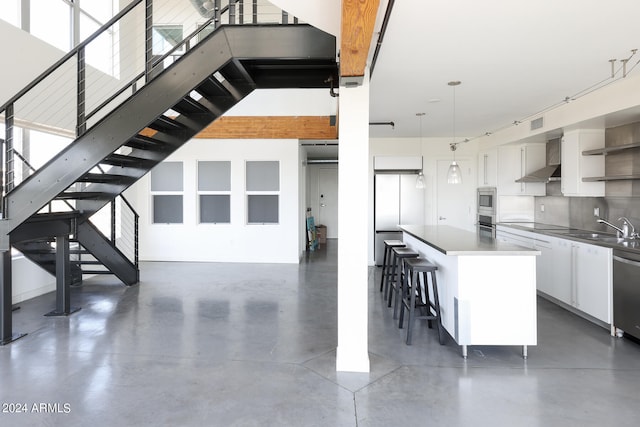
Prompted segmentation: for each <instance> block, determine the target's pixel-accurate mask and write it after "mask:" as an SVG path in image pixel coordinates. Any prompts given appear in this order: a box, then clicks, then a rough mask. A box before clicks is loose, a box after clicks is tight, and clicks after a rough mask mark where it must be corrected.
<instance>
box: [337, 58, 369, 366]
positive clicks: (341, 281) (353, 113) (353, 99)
mask: <svg viewBox="0 0 640 427" xmlns="http://www.w3.org/2000/svg"><path fill="white" fill-rule="evenodd" d="M368 73H369V70H368V69H367V70H365V74H366V77H365V79H364V82H363V84H362V85H361V86H357V87H350V88H347V87H340V98H339V102H340V108H339V111H340V119H339V126H340V130H339V145H338V147H339V148H338V158H339V162H340V166H339V172H338V223H339V224H340V227H339V229H338V242H339V243H338V349H337V355H336V370H337V371H351V372H369V352H368V334H367V326H368V325H367V324H368V304H367V299H368V292H367V286H368V284H367V276H368V274H367V273H368V262H367V254H368V247H367V246H368V234H367V233H368V229H369V228H368V217H369V215H368V212H367V208H368V206H369V203H368V193H369V190H368V188H369V183H368V179H369V172H368V170H369V78H368Z"/></svg>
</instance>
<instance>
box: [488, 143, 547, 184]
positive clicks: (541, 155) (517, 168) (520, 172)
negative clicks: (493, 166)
mask: <svg viewBox="0 0 640 427" xmlns="http://www.w3.org/2000/svg"><path fill="white" fill-rule="evenodd" d="M480 161H482V157H480ZM545 163H546V146H545V144H542V143H530V144H515V145H503V146H500V147H498V165H497V169H498V171H497V182H498V192H499V193H500V195H503V196H544V195H545V191H546V188H545V184H544V183H542V182H516V179H520V178H522V177H523V176H525V175H527V174H530V173H531V172H534V171H536V170H538V169H541V168H543V167H544V166H545Z"/></svg>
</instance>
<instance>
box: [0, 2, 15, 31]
mask: <svg viewBox="0 0 640 427" xmlns="http://www.w3.org/2000/svg"><path fill="white" fill-rule="evenodd" d="M19 10H20V0H3V2H2V7H0V19H2V20H4V21H7V22H8V23H9V24H11V25H13V26H15V27H18V28H20V12H19Z"/></svg>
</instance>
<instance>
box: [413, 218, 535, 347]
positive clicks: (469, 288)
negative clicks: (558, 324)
mask: <svg viewBox="0 0 640 427" xmlns="http://www.w3.org/2000/svg"><path fill="white" fill-rule="evenodd" d="M400 228H401V229H402V231H403V241H404V243H405V244H406V245H407V247H409V248H411V249H413V250H414V251H416V252H418V253H419V254H420V256H421V257H424V258H426V259H428V260H429V261H431V262H432V263H434V264H436V265H437V266H438V273H437V274H438V293H439V295H440V311H441V316H442V325H443V326H444V328H445V329H446V330H447V332H448V333H449V334H450V335H451V336H452V337H453V339H454V340H455V342H456V343H457V344H458V345H460V346H461V348H462V356H463V357H464V358H466V357H467V347H468V346H472V345H517V346H522V356H523V357H524V358H526V357H527V346H530V345H536V344H537V327H536V256H537V255H540V251H537V250H534V249H529V248H525V247H521V246H517V245H513V244H509V243H505V242H499V241H497V240H496V239H494V238H492V237H488V236H483V235H479V234H478V233H474V232H471V231H466V230H462V229H459V228H455V227H450V226H440V225H433V226H413V225H406V226H401V227H400Z"/></svg>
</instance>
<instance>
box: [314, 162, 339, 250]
mask: <svg viewBox="0 0 640 427" xmlns="http://www.w3.org/2000/svg"><path fill="white" fill-rule="evenodd" d="M318 198H319V200H318V206H319V207H320V210H319V211H318V224H323V225H326V226H327V238H329V239H336V238H338V168H321V169H320V170H319V171H318Z"/></svg>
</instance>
